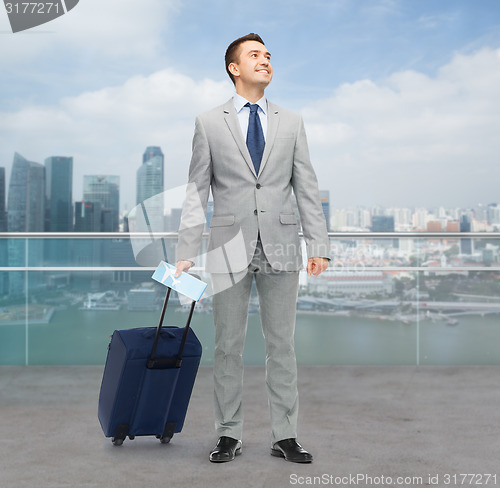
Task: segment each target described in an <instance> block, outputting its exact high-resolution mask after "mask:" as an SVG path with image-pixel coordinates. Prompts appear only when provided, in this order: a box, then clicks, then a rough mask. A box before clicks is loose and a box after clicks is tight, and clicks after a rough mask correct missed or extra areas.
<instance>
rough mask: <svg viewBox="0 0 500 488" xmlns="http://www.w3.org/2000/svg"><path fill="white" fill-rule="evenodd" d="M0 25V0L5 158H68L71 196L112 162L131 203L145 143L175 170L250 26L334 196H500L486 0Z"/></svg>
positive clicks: (92, 2) (212, 7)
mask: <svg viewBox="0 0 500 488" xmlns="http://www.w3.org/2000/svg"><path fill="white" fill-rule="evenodd" d="M9 29H10V28H9V24H8V20H7V15H6V14H5V12H2V11H0V46H1V47H0V66H2V70H1V74H0V166H6V167H7V169H9V167H10V164H11V161H12V158H13V153H14V151H18V152H20V153H21V154H23V155H24V156H25V157H26V158H28V159H30V160H33V161H37V162H43V160H44V159H45V158H46V157H48V156H51V155H73V156H74V158H75V176H74V179H75V185H74V187H75V188H74V194H75V195H74V196H75V198H80V197H81V184H82V183H81V182H82V176H83V175H84V174H98V173H101V174H119V175H120V177H121V179H122V199H121V201H122V206H124V207H128V208H130V207H131V206H133V204H134V203H135V186H134V180H135V172H136V170H137V168H138V166H139V165H140V162H141V154H142V152H143V151H144V148H145V147H146V146H147V145H160V146H161V147H162V149H163V151H164V153H165V158H166V171H167V174H168V181H166V186H167V187H172V186H175V185H181V184H183V183H185V179H186V175H187V168H188V164H189V157H190V145H191V138H192V130H193V124H194V117H195V115H196V114H197V113H199V112H202V111H204V110H207V109H209V108H211V107H212V106H215V105H217V104H219V103H222V102H223V101H225V100H226V99H227V98H229V97H230V96H231V94H232V86H231V84H230V82H229V81H228V78H227V76H226V74H225V70H224V61H223V55H224V51H225V49H226V46H227V45H228V44H229V42H231V41H232V40H233V39H234V38H236V37H239V36H240V35H243V34H246V33H248V32H258V33H259V34H260V35H261V36H262V37H263V39H264V40H265V42H266V45H267V47H268V48H269V50H270V51H271V53H272V55H273V66H274V71H275V75H274V79H273V82H272V84H271V85H270V87H269V89H268V93H267V94H268V97H269V98H270V99H272V100H273V101H275V102H276V103H278V104H280V105H283V106H286V107H287V108H290V109H293V110H296V111H298V112H300V113H301V114H302V115H303V116H304V120H305V122H306V130H307V132H308V137H309V143H310V150H311V155H312V157H313V163H314V165H315V167H316V169H317V173H318V178H319V180H320V187H322V188H324V189H329V190H330V192H331V201H332V205H333V206H338V207H345V206H354V205H358V204H360V205H361V204H362V205H385V206H392V205H394V206H431V205H443V206H451V207H457V206H472V205H474V204H475V203H478V202H483V203H489V202H491V201H500V194H499V193H500V190H498V184H496V182H497V181H499V179H500V170H499V169H498V166H499V165H498V154H499V149H500V143H499V142H498V139H499V138H498V136H497V134H498V133H500V115H498V114H499V113H500V110H498V109H499V108H500V92H499V85H500V78H499V73H500V54H499V53H500V51H499V49H500V3H499V2H498V1H496V0H489V1H484V0H480V1H477V2H471V1H468V0H454V1H452V0H440V1H435V0H434V1H431V0H418V1H416V0H404V1H403V0H399V1H398V0H371V1H369V0H364V1H363V0H330V1H326V0H319V1H315V0H311V1H308V2H299V1H295V0H287V1H282V0H277V1H267V2H266V1H260V0H258V1H253V2H251V3H249V2H240V1H238V2H235V1H234V0H233V1H228V0H215V1H211V2H205V1H200V0H191V1H189V2H188V1H181V0H147V1H142V2H137V1H135V0H107V2H105V3H103V2H102V0H80V3H79V4H78V5H77V7H75V8H74V9H73V10H72V11H71V12H69V13H68V14H66V15H65V16H62V17H60V18H59V19H57V20H56V21H53V22H51V23H49V24H45V25H42V26H40V27H37V28H35V29H32V30H30V31H26V32H25V33H18V34H12V33H10V32H9ZM424 188H425V190H424Z"/></svg>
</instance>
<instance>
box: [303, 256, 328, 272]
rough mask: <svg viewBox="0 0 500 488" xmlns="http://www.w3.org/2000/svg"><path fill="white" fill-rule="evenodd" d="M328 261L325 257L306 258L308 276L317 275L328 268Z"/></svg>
mask: <svg viewBox="0 0 500 488" xmlns="http://www.w3.org/2000/svg"><path fill="white" fill-rule="evenodd" d="M329 263H330V261H328V259H326V258H309V259H308V260H307V274H308V275H309V276H311V275H313V276H318V275H320V274H321V273H323V271H325V269H326V268H328V264H329Z"/></svg>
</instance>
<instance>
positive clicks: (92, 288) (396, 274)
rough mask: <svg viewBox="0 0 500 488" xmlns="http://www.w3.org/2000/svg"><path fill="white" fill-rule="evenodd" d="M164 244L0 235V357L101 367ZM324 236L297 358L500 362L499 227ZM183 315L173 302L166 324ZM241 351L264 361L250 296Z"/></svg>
mask: <svg viewBox="0 0 500 488" xmlns="http://www.w3.org/2000/svg"><path fill="white" fill-rule="evenodd" d="M176 240H177V234H176V233H162V234H155V235H151V234H141V233H136V234H132V233H131V234H128V233H127V234H121V233H120V234H117V233H113V234H101V233H99V234H96V233H89V234H76V233H64V234H62V233H61V234H53V233H41V234H33V233H20V234H0V271H1V274H0V364H2V365H48V364H51V365H54V364H61V365H63V364H103V363H104V361H105V358H106V353H107V346H108V343H109V338H110V336H111V334H112V332H113V330H115V329H125V328H132V327H146V326H155V325H156V323H157V321H158V318H159V315H160V307H161V303H162V300H163V296H164V292H165V288H164V287H163V286H162V285H161V284H159V283H156V282H154V281H153V280H152V279H151V275H152V273H153V271H154V269H155V268H156V264H157V263H158V262H159V260H160V259H165V257H166V259H167V260H168V261H170V262H173V261H174V256H175V245H176ZM330 245H331V266H330V268H329V269H328V270H327V271H326V272H325V273H323V274H322V275H321V276H319V277H317V278H314V277H308V276H307V275H306V273H305V272H301V275H300V290H299V298H298V302H297V323H296V334H295V343H296V352H297V359H298V362H299V364H318V365H322V364H343V365H349V364H354V365H359V364H363V365H391V364H397V365H415V364H417V365H425V364H432V365H436V364H453V365H455V364H464V365H465V364H467V365H479V364H489V365H491V364H495V365H496V364H500V348H498V344H499V342H500V235H499V234H495V233H330ZM138 250H139V251H138ZM138 263H139V264H138ZM202 264H203V263H200V267H199V268H195V270H194V271H195V272H196V273H197V274H199V275H200V277H201V278H202V279H203V280H205V281H209V280H210V277H209V276H207V275H205V274H204V272H203V268H202V267H201V265H202ZM211 311H212V301H211V297H207V298H204V299H202V301H201V302H200V303H199V304H198V305H197V307H196V313H195V315H194V318H193V322H192V327H193V329H194V331H195V332H196V334H197V335H198V337H199V338H200V340H201V342H202V344H203V347H204V352H203V357H202V364H205V365H208V364H212V360H213V342H214V332H213V321H212V314H211ZM186 318H187V309H186V308H185V305H182V304H181V303H180V302H179V300H178V298H176V297H174V299H173V301H172V303H171V306H169V310H168V312H167V315H166V320H165V323H166V324H167V325H183V324H184V323H185V320H186ZM244 359H245V362H246V364H264V361H265V352H264V341H263V338H262V331H261V327H260V319H259V314H258V300H257V296H256V293H255V291H253V292H252V299H251V305H250V313H249V320H248V332H247V340H246V345H245V351H244Z"/></svg>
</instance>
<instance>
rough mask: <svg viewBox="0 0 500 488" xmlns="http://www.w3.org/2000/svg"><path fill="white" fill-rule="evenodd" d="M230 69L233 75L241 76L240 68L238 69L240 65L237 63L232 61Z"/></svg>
mask: <svg viewBox="0 0 500 488" xmlns="http://www.w3.org/2000/svg"><path fill="white" fill-rule="evenodd" d="M228 69H229V72H230V73H231V74H232V75H233V76H240V70H239V69H238V66H237V65H236V64H235V63H230V64H229V66H228Z"/></svg>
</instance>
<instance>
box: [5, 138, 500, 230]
mask: <svg viewBox="0 0 500 488" xmlns="http://www.w3.org/2000/svg"><path fill="white" fill-rule="evenodd" d="M163 160H164V155H163V152H162V149H161V147H159V146H148V147H147V148H146V150H145V152H144V154H143V156H142V163H140V166H139V169H138V170H137V173H136V188H137V205H139V204H141V203H142V202H146V201H148V202H149V203H148V204H147V205H148V208H149V207H150V206H151V205H153V206H154V207H155V208H156V207H158V204H159V203H160V202H163V204H162V208H159V207H158V208H157V209H156V210H155V214H156V218H158V217H160V219H161V220H160V221H158V223H157V226H159V227H158V230H159V231H176V230H177V229H176V228H174V227H175V222H177V220H178V214H180V211H181V207H182V204H183V202H182V201H181V200H179V201H176V199H175V198H173V199H172V196H174V195H177V197H178V198H182V197H181V196H180V195H183V192H182V191H179V190H182V187H178V188H176V189H172V190H173V191H169V190H166V191H164V190H163V188H164V186H163V184H162V182H161V176H160V175H161V174H163V172H164V167H163ZM13 166H14V168H15V172H14V173H13V175H12V177H11V180H10V181H9V182H8V185H7V181H6V179H5V171H4V168H2V167H0V197H1V201H0V211H2V209H3V212H2V215H0V217H3V219H4V222H5V223H9V225H6V229H5V230H7V231H9V232H23V231H38V232H40V231H43V230H44V231H46V232H50V231H52V232H57V231H59V232H71V231H76V232H99V231H100V232H119V231H126V230H127V223H126V222H124V219H125V218H126V217H127V216H128V213H129V212H130V211H132V210H133V208H127V209H125V211H120V210H119V207H120V206H119V202H120V193H121V188H120V178H119V176H116V175H84V176H83V181H82V182H77V181H74V180H73V158H72V157H61V156H51V157H47V158H45V166H43V165H40V164H39V163H35V162H31V161H28V160H27V159H26V158H24V157H23V156H21V155H20V154H19V153H17V152H16V153H15V154H14V159H13ZM143 168H146V172H144V171H141V169H143ZM151 169H153V172H151ZM167 169H168V168H167ZM30 175H31V176H30ZM79 183H82V188H83V199H81V200H79V199H72V197H71V196H72V187H73V185H75V184H76V185H78V184H79ZM7 186H8V188H9V192H8V193H7V192H6V190H7ZM36 189H38V191H36ZM11 191H12V196H10V193H11ZM159 194H163V196H162V197H161V198H160V199H159V200H158V199H157V198H152V197H154V196H155V195H159ZM168 194H170V196H169V197H167V195H168ZM320 198H321V203H322V207H323V212H324V215H325V218H326V220H327V225H328V229H329V230H331V231H334V232H335V231H336V232H339V231H340V232H349V231H367V230H368V231H370V230H371V231H373V232H405V231H408V232H410V231H421V232H425V231H427V232H459V231H461V232H470V231H472V232H486V231H494V232H496V231H500V205H499V204H497V203H496V202H490V203H479V204H477V205H476V206H474V207H472V208H471V207H453V208H449V207H448V208H446V207H444V206H438V207H431V208H429V207H422V206H420V207H410V206H402V207H397V206H389V207H384V206H380V205H374V206H363V205H357V206H356V205H355V206H348V207H344V208H342V207H338V206H335V205H332V204H331V201H330V195H329V191H328V190H323V189H321V188H320ZM29 202H31V203H29ZM153 202H154V203H153ZM167 202H168V203H167ZM6 203H7V206H6V205H5V204H6ZM9 203H10V206H11V212H10V216H9V208H8V204H9ZM292 203H293V202H292ZM134 207H135V206H134ZM30 209H32V212H31V213H30V211H29V210H30ZM149 211H150V212H151V211H153V210H152V208H149ZM33 212H34V213H33ZM297 212H298V210H297ZM212 213H213V202H212V201H210V202H209V207H208V208H207V222H208V224H209V222H210V219H211V215H212ZM161 214H163V216H161ZM73 215H74V220H73ZM150 217H151V218H152V215H151V216H150ZM297 217H298V218H299V215H298V213H297ZM0 220H1V219H0ZM0 223H1V222H0Z"/></svg>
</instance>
